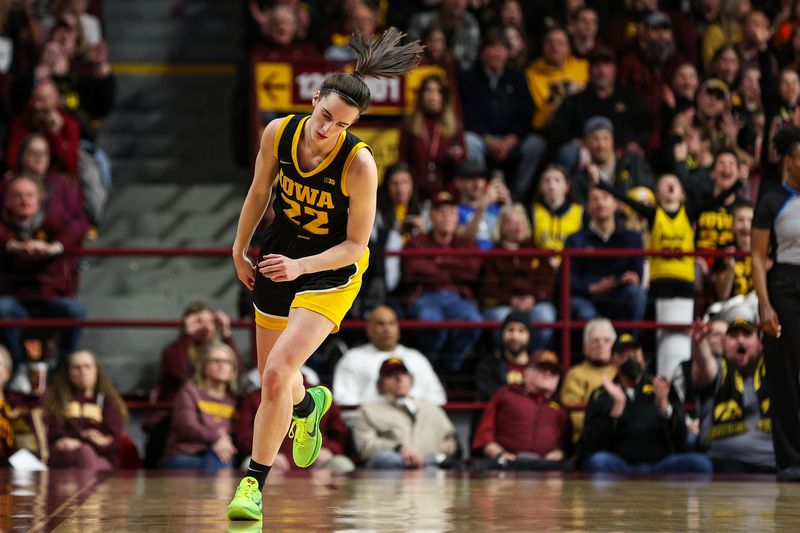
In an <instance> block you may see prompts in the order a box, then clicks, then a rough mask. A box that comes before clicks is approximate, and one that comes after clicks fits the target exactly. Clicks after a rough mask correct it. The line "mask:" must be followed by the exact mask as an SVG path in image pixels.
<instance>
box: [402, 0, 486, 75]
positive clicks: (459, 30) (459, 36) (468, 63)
mask: <svg viewBox="0 0 800 533" xmlns="http://www.w3.org/2000/svg"><path fill="white" fill-rule="evenodd" d="M433 24H435V25H437V26H439V27H441V28H442V29H443V30H444V33H445V35H450V36H451V37H450V39H449V43H448V45H449V50H450V53H451V54H452V56H453V58H454V59H455V61H456V65H457V66H458V68H459V69H462V70H468V69H470V68H472V65H473V63H475V59H476V58H477V57H478V47H479V46H480V42H481V27H480V25H479V24H478V21H477V19H476V18H475V16H474V15H473V14H472V13H470V12H469V11H467V4H466V2H463V1H461V0H445V1H443V2H441V3H440V5H439V9H432V10H430V11H422V12H419V13H416V14H414V15H413V16H412V17H411V19H410V20H409V21H408V26H407V28H406V31H407V33H408V40H409V41H416V40H418V39H419V38H420V37H422V34H423V33H424V32H425V30H426V29H427V28H428V27H430V26H431V25H433Z"/></svg>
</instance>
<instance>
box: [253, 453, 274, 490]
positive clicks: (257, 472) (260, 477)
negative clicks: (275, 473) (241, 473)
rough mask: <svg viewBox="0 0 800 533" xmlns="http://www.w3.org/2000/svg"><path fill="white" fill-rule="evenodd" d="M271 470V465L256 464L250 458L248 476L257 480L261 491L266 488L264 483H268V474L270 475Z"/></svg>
mask: <svg viewBox="0 0 800 533" xmlns="http://www.w3.org/2000/svg"><path fill="white" fill-rule="evenodd" d="M270 468H272V466H271V465H270V466H268V465H262V464H260V463H257V462H255V461H254V460H253V458H252V457H251V458H250V464H249V465H247V475H248V476H250V477H254V478H256V481H258V489H259V490H261V489H263V488H264V483H266V481H267V474H269V469H270Z"/></svg>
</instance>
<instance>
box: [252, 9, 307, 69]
mask: <svg viewBox="0 0 800 533" xmlns="http://www.w3.org/2000/svg"><path fill="white" fill-rule="evenodd" d="M258 25H259V30H260V33H261V36H260V42H259V44H261V45H263V50H264V51H265V52H266V53H268V54H269V55H270V56H271V57H274V58H275V59H286V58H287V57H288V58H292V59H301V58H309V57H311V58H315V57H316V58H318V57H319V53H318V52H317V49H316V48H314V47H313V46H312V45H311V44H310V43H308V42H306V41H304V40H303V39H302V38H301V21H300V18H299V16H298V10H297V9H296V8H293V7H291V6H287V5H282V4H279V5H276V6H275V7H273V8H272V9H271V10H269V15H268V16H267V17H263V18H261V17H260V18H259V19H258Z"/></svg>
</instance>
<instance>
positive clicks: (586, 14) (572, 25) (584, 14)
mask: <svg viewBox="0 0 800 533" xmlns="http://www.w3.org/2000/svg"><path fill="white" fill-rule="evenodd" d="M569 18H570V20H569V25H568V26H567V30H568V31H569V42H570V47H571V49H572V53H573V55H574V56H575V57H576V58H578V59H588V57H589V56H590V55H591V53H592V50H594V49H595V48H598V47H599V46H602V44H601V43H600V41H599V40H598V38H597V30H598V27H599V20H598V15H597V11H596V10H594V9H593V8H591V7H589V6H583V7H579V8H578V9H576V10H575V11H573V12H572V13H570V17H569Z"/></svg>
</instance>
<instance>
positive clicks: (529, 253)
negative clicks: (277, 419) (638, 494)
mask: <svg viewBox="0 0 800 533" xmlns="http://www.w3.org/2000/svg"><path fill="white" fill-rule="evenodd" d="M67 253H69V254H71V255H76V256H83V257H88V256H100V257H125V256H151V257H152V256H158V257H230V256H231V250H230V249H228V248H157V247H130V248H117V247H93V248H74V249H70V250H67ZM385 255H386V256H400V257H415V256H433V255H452V256H457V257H498V256H500V257H551V256H560V257H561V268H560V276H561V279H560V284H561V309H562V310H569V309H570V300H571V298H570V292H571V291H570V285H569V280H570V269H571V262H572V259H573V258H581V257H683V256H685V255H693V256H698V257H745V256H747V255H749V253H748V252H740V251H728V250H713V251H712V250H698V251H695V252H693V253H688V254H687V253H683V252H672V251H670V252H656V251H649V250H629V249H607V250H594V249H567V250H563V251H560V252H557V251H552V250H538V249H526V250H474V249H470V250H465V249H458V250H454V249H440V248H435V249H421V248H420V249H414V250H401V251H393V252H389V251H386V252H385ZM562 316H563V318H562V319H561V320H558V321H555V322H532V325H533V326H535V327H549V328H560V329H561V350H562V364H563V365H564V368H565V369H566V368H568V367H569V366H570V363H571V355H570V354H571V343H572V340H571V332H572V330H574V329H582V328H583V327H584V326H585V325H586V322H585V321H577V320H572V319H571V317H570V313H568V312H567V313H564V312H563V311H562ZM612 322H613V324H614V327H616V328H620V329H628V330H654V329H671V330H680V329H685V328H686V327H687V326H688V325H689V323H686V324H671V323H659V322H655V321H648V320H641V321H635V320H614V321H612ZM499 324H500V323H499V322H496V321H482V322H469V321H464V320H442V321H423V320H400V322H399V325H400V327H401V328H403V329H434V328H456V329H458V328H464V329H466V328H473V329H495V328H497V327H499ZM180 325H181V321H180V320H175V319H111V318H108V319H83V320H70V319H61V318H52V319H43V318H37V319H0V327H18V328H47V327H51V328H64V327H89V328H176V329H177V328H179V327H180ZM365 326H366V321H364V320H345V321H344V322H343V323H342V329H363V328H364V327H365ZM231 327H233V328H237V329H244V328H254V327H255V325H254V323H253V322H252V321H251V320H234V321H231Z"/></svg>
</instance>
